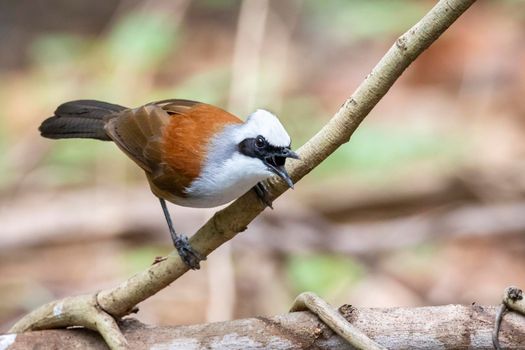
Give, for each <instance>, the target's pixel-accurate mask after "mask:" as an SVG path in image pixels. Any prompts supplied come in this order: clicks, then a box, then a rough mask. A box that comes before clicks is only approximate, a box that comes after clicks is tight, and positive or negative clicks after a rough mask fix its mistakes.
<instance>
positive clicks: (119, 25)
mask: <svg viewBox="0 0 525 350" xmlns="http://www.w3.org/2000/svg"><path fill="white" fill-rule="evenodd" d="M433 4H434V1H422V0H413V1H412V0H398V1H391V0H375V1H366V0H359V1H358V0H331V1H315V0H304V1H300V0H295V1H278V0H258V1H250V0H246V1H237V0H229V1H219V0H199V1H190V0H161V1H159V0H155V1H153V0H149V1H138V0H106V1H89V0H82V1H80V0H78V1H69V0H52V1H43V0H18V1H9V0H0V40H1V42H2V48H1V50H0V276H1V277H0V331H6V330H7V329H8V328H9V326H10V325H11V324H12V323H13V322H14V321H15V320H17V319H18V318H19V317H20V316H21V315H23V314H25V313H27V312H28V311H30V310H32V309H33V308H35V307H37V306H39V305H41V304H42V303H45V302H47V301H50V300H53V299H56V298H61V297H65V296H68V295H72V294H80V293H88V292H95V291H97V290H100V289H103V288H107V287H112V286H115V285H116V284H118V283H119V282H121V281H123V280H125V279H126V278H127V277H129V276H131V275H132V274H134V273H136V272H138V271H141V270H143V269H145V268H147V267H148V266H149V265H150V264H151V263H152V262H153V260H154V258H155V257H156V256H161V255H164V254H167V253H168V252H169V251H170V250H171V241H170V238H169V234H168V231H167V228H166V225H165V221H164V218H163V216H162V212H161V209H160V206H159V204H158V201H157V200H156V198H155V197H154V196H153V195H152V194H151V193H150V192H149V188H148V185H147V182H146V181H145V177H144V175H143V173H141V171H140V170H139V168H138V167H137V166H136V165H135V164H134V163H132V162H131V161H130V160H128V159H127V158H126V157H125V156H124V155H123V154H122V153H121V152H120V151H119V150H117V148H116V146H115V145H113V144H111V143H104V142H99V141H94V140H61V141H51V140H47V139H43V138H41V137H40V136H39V134H38V131H37V128H38V126H39V124H40V122H41V121H42V120H43V119H44V118H46V117H48V116H50V115H51V114H52V113H53V111H54V109H55V108H56V107H57V106H58V105H59V104H60V103H62V102H65V101H68V100H73V99H82V98H90V99H100V100H104V101H109V102H113V103H118V104H122V105H126V106H130V107H136V106H139V105H141V104H144V103H147V102H150V101H153V100H160V99H166V98H186V99H194V100H199V101H204V102H208V103H212V104H216V105H218V106H221V107H223V108H226V109H228V110H230V111H232V112H234V113H236V114H238V115H239V116H241V117H243V118H244V117H245V116H247V115H248V114H249V113H250V112H251V111H253V110H254V109H255V108H256V107H264V108H267V109H270V110H272V111H274V112H275V113H277V114H278V115H279V116H280V118H281V120H282V121H283V123H284V124H285V125H286V127H287V129H288V130H289V132H290V134H291V135H292V139H293V146H294V147H295V148H297V147H299V146H300V145H302V144H303V143H304V142H305V141H306V140H308V139H309V138H310V137H311V136H312V135H313V134H314V133H315V132H316V131H317V130H318V129H319V128H320V127H321V126H322V125H323V124H324V123H326V122H327V121H328V120H329V118H330V117H331V116H332V115H333V114H334V113H335V112H336V111H337V110H338V108H339V106H340V105H341V104H342V103H343V101H344V100H345V99H346V98H348V97H349V96H350V94H351V93H352V91H354V89H355V88H356V87H357V86H358V84H359V83H360V82H361V81H362V80H363V79H364V78H365V77H366V75H367V74H368V73H369V72H370V70H371V69H372V67H373V66H374V65H375V64H376V63H377V62H378V60H379V59H380V58H381V56H382V55H383V54H384V53H385V52H386V50H387V49H388V48H389V47H390V46H391V45H392V43H393V42H394V41H395V39H396V38H397V36H398V35H400V34H401V33H403V32H404V31H406V30H407V29H408V28H410V27H411V26H412V25H413V24H414V23H415V22H416V21H417V20H418V19H419V18H420V17H421V16H422V15H424V14H425V13H426V11H428V10H429V9H430V8H431V7H432V5H433ZM524 67H525V3H524V2H523V1H518V0H515V1H511V0H505V1H483V2H479V3H477V4H475V5H474V6H473V7H472V8H471V9H470V10H469V11H467V13H466V14H465V15H464V16H462V17H461V18H460V19H459V21H458V22H457V23H456V24H454V25H453V26H452V27H451V29H450V30H449V31H448V32H446V33H445V34H444V35H443V37H442V38H441V39H440V40H439V41H438V42H437V43H436V44H435V45H434V46H432V47H431V48H430V49H429V50H428V51H426V52H425V53H424V54H423V55H422V56H421V57H420V58H419V59H418V60H417V61H416V62H415V63H414V64H413V65H412V66H411V67H410V68H409V69H408V70H407V72H406V73H405V74H404V75H403V77H402V78H401V79H400V80H399V81H398V82H397V83H396V85H395V86H394V87H393V88H392V90H391V91H390V92H389V94H388V95H387V96H386V97H385V98H384V99H383V100H382V101H381V103H380V104H379V105H378V106H377V107H376V108H375V109H374V110H373V111H372V113H371V114H370V115H369V116H368V117H367V118H366V120H365V121H364V123H363V124H362V125H361V127H360V128H359V129H358V130H357V132H356V133H355V134H354V136H353V137H352V139H351V141H350V142H349V143H348V144H346V145H344V146H343V147H341V149H339V150H338V151H337V152H336V153H335V154H334V155H333V156H331V157H330V158H329V159H328V160H327V161H325V162H324V163H323V164H322V165H321V166H320V167H319V168H317V169H315V170H314V171H313V172H312V173H311V174H310V175H308V176H307V177H306V178H305V179H304V180H303V181H301V182H300V183H299V184H298V185H297V186H296V188H295V191H288V192H287V193H286V194H285V195H283V196H282V197H281V198H279V199H278V201H276V203H274V207H275V210H273V211H271V210H266V211H265V212H264V213H263V215H261V216H260V217H259V218H258V219H257V220H256V221H255V222H254V223H253V224H252V225H250V227H249V229H248V230H247V231H245V232H243V233H242V234H240V235H239V236H238V237H236V238H235V239H234V240H233V241H232V242H230V243H229V244H228V245H226V246H223V247H221V248H220V249H219V250H218V251H216V252H215V253H213V254H212V255H211V256H210V257H209V259H208V261H207V262H206V263H204V266H203V268H202V269H201V270H200V271H196V272H189V273H187V274H186V275H184V276H183V277H182V278H181V279H179V280H177V281H176V282H174V283H173V284H172V285H171V286H170V287H168V288H166V289H165V290H163V291H161V292H160V293H159V294H158V295H156V296H154V297H152V298H150V299H149V300H147V301H145V302H144V303H142V304H140V312H139V313H138V315H137V317H138V319H140V320H141V321H143V322H147V323H154V324H188V323H196V322H208V321H218V320H227V319H231V318H241V317H250V316H256V315H273V314H279V313H285V312H287V310H288V308H289V306H290V305H291V303H292V300H293V299H294V297H295V296H296V295H297V294H298V293H300V292H303V291H306V290H312V291H315V292H317V293H318V294H320V295H321V296H322V297H324V298H325V299H326V300H327V301H329V302H330V303H332V304H334V305H338V304H342V303H350V304H352V305H355V306H358V307H391V306H392V307H394V306H420V305H438V304H448V303H472V302H477V303H490V304H496V303H498V302H499V298H500V294H501V292H502V290H503V289H504V287H506V286H507V285H509V284H516V285H520V286H522V287H523V286H525V235H524V233H525V177H524V176H523V174H524V173H525V164H524V161H523V159H524V156H525V69H524ZM170 208H171V211H172V215H173V218H174V221H175V227H176V228H177V229H178V230H179V231H180V232H184V233H186V234H190V235H191V234H192V233H193V232H195V231H196V230H197V229H198V228H199V227H200V226H201V225H202V224H203V223H204V222H205V221H206V220H207V219H208V218H209V217H210V216H211V215H212V213H213V212H214V210H203V209H188V208H181V207H176V206H170Z"/></svg>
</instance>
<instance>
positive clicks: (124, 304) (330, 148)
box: [11, 0, 475, 332]
mask: <svg viewBox="0 0 525 350" xmlns="http://www.w3.org/2000/svg"><path fill="white" fill-rule="evenodd" d="M474 2H475V0H441V1H439V2H438V3H437V4H436V5H435V6H434V7H433V8H432V9H431V10H430V11H429V12H428V13H427V14H426V15H425V16H424V17H423V18H422V19H421V20H420V21H419V22H418V23H417V24H416V25H415V26H414V27H412V28H411V29H410V30H409V31H408V32H406V33H405V34H403V35H402V36H401V37H399V38H398V39H397V41H396V42H395V44H394V45H393V46H392V47H391V48H390V49H389V50H388V52H387V53H386V54H385V56H384V57H383V58H382V59H381V61H380V62H379V63H378V64H377V65H376V67H375V68H374V69H373V70H372V72H371V73H370V74H369V75H368V76H367V77H366V79H365V80H364V81H363V82H362V83H361V85H360V86H359V87H358V89H357V90H356V91H355V92H354V94H353V95H352V96H351V97H350V98H349V99H348V100H346V101H345V102H344V104H343V105H342V106H341V108H340V109H339V111H338V112H337V113H336V114H335V116H334V117H333V118H332V119H331V120H330V121H329V122H328V123H327V124H326V125H325V126H324V127H323V128H322V129H321V130H320V131H319V132H318V133H317V134H316V135H315V136H313V137H312V139H310V141H308V142H307V143H306V144H305V145H304V146H302V147H301V148H300V150H299V154H300V156H301V158H302V161H296V162H293V163H291V164H290V166H289V167H288V170H289V171H290V174H291V176H292V178H293V179H294V181H295V182H297V181H299V180H300V179H301V178H302V177H304V176H305V175H306V174H308V173H309V172H310V171H311V170H312V169H314V168H315V167H316V166H318V165H319V164H320V163H321V162H322V161H323V160H324V159H326V158H327V157H328V156H329V155H330V154H332V153H333V152H334V151H335V150H336V149H337V148H338V147H339V146H341V145H342V144H344V143H346V142H348V141H349V139H350V136H351V135H352V134H353V132H354V131H355V130H356V129H357V127H358V126H359V124H360V123H361V122H362V121H363V119H364V118H365V117H366V115H367V114H368V113H369V112H370V111H371V110H372V108H373V107H374V106H375V105H376V104H377V103H378V102H379V101H380V100H381V98H382V97H383V96H384V95H385V94H386V93H387V92H388V90H389V89H390V88H391V87H392V85H393V84H394V83H395V81H396V80H397V79H398V78H399V76H400V75H401V74H402V73H403V71H404V70H405V69H406V68H407V67H408V66H409V65H410V64H411V63H412V62H413V61H414V60H415V59H416V58H417V57H418V56H419V55H420V54H421V53H422V52H423V51H424V50H425V49H426V48H428V47H429V46H430V45H431V44H432V43H433V42H434V41H435V40H436V39H437V38H438V37H439V36H440V35H441V34H442V33H443V32H444V31H445V30H446V29H447V28H448V27H449V26H450V25H451V24H452V23H454V21H455V20H456V19H457V18H458V17H459V16H460V15H461V14H462V13H463V12H464V11H466V10H467V9H468V8H469V7H470V6H471V5H472V4H473V3H474ZM269 182H270V189H271V193H272V196H273V198H276V197H278V196H279V195H281V194H282V193H283V192H284V191H285V190H286V186H285V185H284V184H283V183H281V182H280V181H277V180H275V179H272V180H271V181H269ZM262 210H264V207H263V205H262V204H261V203H260V201H259V200H258V199H257V198H256V196H255V195H254V194H253V193H251V192H250V193H247V194H246V195H244V196H242V197H241V198H239V199H238V200H236V201H235V202H233V203H232V204H231V205H229V206H228V207H226V208H225V209H223V210H220V211H219V212H217V213H216V214H215V215H214V216H213V217H212V218H211V219H210V220H209V221H208V222H207V223H206V224H205V225H204V226H202V228H201V229H199V231H198V232H197V233H196V234H195V235H194V236H193V237H192V238H191V240H190V242H191V244H192V246H193V247H194V248H195V249H196V250H197V251H198V252H199V253H201V254H203V255H208V254H210V253H211V252H212V251H214V250H215V249H217V248H218V247H219V246H220V245H222V244H223V243H225V242H227V241H228V240H230V239H232V238H233V237H235V235H236V234H238V233H239V232H242V231H244V230H245V229H246V227H247V225H248V224H249V223H250V222H251V221H252V220H253V219H254V218H255V217H257V215H259V213H261V211H262ZM187 270H188V269H187V268H186V266H185V264H184V263H183V262H182V261H181V260H180V258H179V257H178V255H177V254H176V253H175V254H170V256H169V257H168V259H166V260H164V261H162V262H160V263H158V264H155V265H153V266H151V267H150V268H148V269H147V270H146V271H143V272H140V273H138V274H136V275H135V276H132V277H131V278H130V279H128V280H127V281H125V282H124V283H122V284H120V285H118V286H117V287H115V288H111V289H107V290H103V291H101V292H99V293H98V294H97V299H96V300H97V305H96V307H97V308H100V309H101V310H103V311H104V312H105V313H107V314H110V315H112V316H114V317H116V318H118V317H122V316H124V315H126V314H128V313H130V312H131V310H132V309H133V308H134V307H135V305H136V304H138V303H140V302H141V301H143V300H145V299H147V298H149V297H150V296H152V295H154V294H155V293H157V292H158V291H160V290H161V289H163V288H165V287H166V286H167V285H169V284H170V283H171V282H173V281H175V280H176V279H177V278H179V277H180V276H181V275H183V274H184V273H186V272H187ZM69 299H71V298H69ZM70 301H71V300H70ZM59 303H60V301H55V302H52V303H49V304H47V305H44V306H42V307H41V308H40V309H37V310H35V311H34V312H33V313H30V314H29V315H27V316H25V317H24V318H22V319H21V320H20V321H19V322H18V323H16V324H15V325H14V326H13V328H12V329H11V331H12V332H23V331H26V330H34V329H44V328H49V327H52V325H53V324H54V323H53V322H54V321H55V320H56V318H57V317H58V318H61V317H62V318H63V317H64V314H68V313H71V312H73V311H72V310H69V309H61V313H58V315H54V314H53V312H51V311H53V310H55V311H56V307H55V306H56V305H58V304H59ZM43 310H49V312H47V313H46V312H43ZM50 312H51V313H50ZM43 313H44V314H45V315H43ZM44 316H45V319H46V320H47V321H46V322H43V321H42V318H43V317H44ZM71 325H73V324H71ZM99 331H100V329H99ZM115 332H118V329H117V330H115Z"/></svg>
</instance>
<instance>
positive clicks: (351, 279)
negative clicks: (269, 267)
mask: <svg viewBox="0 0 525 350" xmlns="http://www.w3.org/2000/svg"><path fill="white" fill-rule="evenodd" d="M286 270H287V274H288V275H289V280H290V282H291V283H292V287H293V288H294V289H295V290H296V292H297V293H300V292H304V291H313V292H315V293H317V294H319V295H320V296H323V295H324V296H326V294H327V293H329V292H333V291H336V290H338V289H340V288H342V287H344V286H346V285H348V284H352V283H355V282H356V281H358V280H359V279H360V278H361V276H362V275H363V273H364V272H363V268H362V267H361V266H360V265H359V264H357V263H356V262H355V261H353V260H352V259H351V258H348V257H338V256H333V255H295V256H291V257H290V258H289V259H288V261H287V266H286Z"/></svg>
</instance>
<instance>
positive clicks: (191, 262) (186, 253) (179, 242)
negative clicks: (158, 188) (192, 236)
mask: <svg viewBox="0 0 525 350" xmlns="http://www.w3.org/2000/svg"><path fill="white" fill-rule="evenodd" d="M159 200H160V205H161V207H162V211H163V212H164V217H165V218H166V222H167V223H168V228H169V230H170V235H171V240H172V241H173V245H174V246H175V248H176V249H177V252H178V253H179V255H180V258H181V259H182V261H184V263H185V264H186V265H188V267H189V268H190V269H192V270H198V269H200V264H199V262H200V261H201V260H206V257H202V256H201V255H200V254H199V253H197V252H196V251H195V250H193V248H192V247H191V245H190V242H189V241H188V237H186V236H184V235H179V234H177V233H176V232H175V229H174V228H173V222H172V221H171V216H170V212H169V211H168V207H167V206H166V201H165V200H164V199H162V198H159Z"/></svg>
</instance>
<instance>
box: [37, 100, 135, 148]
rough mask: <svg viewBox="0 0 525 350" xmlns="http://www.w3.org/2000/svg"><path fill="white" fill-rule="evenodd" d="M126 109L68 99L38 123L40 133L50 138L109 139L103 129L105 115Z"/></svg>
mask: <svg viewBox="0 0 525 350" xmlns="http://www.w3.org/2000/svg"><path fill="white" fill-rule="evenodd" d="M124 109H126V107H122V106H119V105H115V104H111V103H107V102H101V101H95V100H78V101H70V102H66V103H63V104H61V105H60V106H58V108H57V110H56V111H55V115H54V116H52V117H49V118H47V119H46V120H44V122H43V123H42V125H40V128H39V129H38V130H40V134H41V135H42V136H43V137H47V138H50V139H67V138H89V139H98V140H104V141H110V140H111V139H110V138H109V137H108V135H107V134H106V131H105V130H104V124H105V123H106V120H107V118H106V117H107V116H109V115H111V114H113V113H116V112H120V111H122V110H124Z"/></svg>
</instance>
